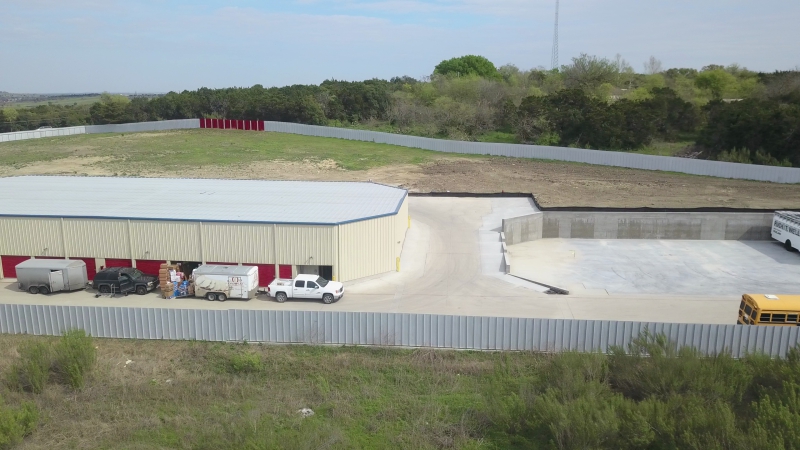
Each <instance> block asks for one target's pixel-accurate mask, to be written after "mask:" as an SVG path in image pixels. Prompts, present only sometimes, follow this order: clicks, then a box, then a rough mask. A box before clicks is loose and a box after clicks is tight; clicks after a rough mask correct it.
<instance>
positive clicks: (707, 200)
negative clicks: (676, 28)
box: [0, 134, 800, 209]
mask: <svg viewBox="0 0 800 450" xmlns="http://www.w3.org/2000/svg"><path fill="white" fill-rule="evenodd" d="M154 135H156V136H158V134H154ZM113 162H114V161H113V158H109V157H75V156H71V157H68V158H63V159H58V160H54V161H48V162H37V163H32V164H30V165H27V166H24V167H22V168H19V169H15V168H13V167H2V166H0V176H12V175H31V174H43V175H44V174H47V175H53V174H69V175H114V174H115V171H116V169H113V167H114V165H113ZM126 175H137V176H151V177H185V178H231V179H262V180H309V181H374V182H378V183H384V184H390V185H393V186H401V187H404V188H406V189H409V190H411V191H416V192H431V191H438V192H442V191H451V192H502V191H505V192H526V193H527V192H531V193H533V194H535V195H536V197H537V199H538V201H539V203H540V204H542V206H609V207H643V206H649V207H664V208H690V207H703V206H705V207H737V208H765V209H768V208H791V209H798V208H800V185H785V184H775V183H765V182H756V181H744V180H729V179H724V178H712V177H699V176H692V175H683V174H675V173H668V172H656V171H646V170H635V169H624V168H618V167H606V166H592V165H586V164H573V163H560V162H544V161H536V160H526V159H515V158H486V159H474V158H458V157H449V156H443V157H442V158H438V159H436V160H435V161H433V162H431V163H426V164H421V165H414V164H403V165H393V166H384V167H379V168H374V169H369V170H363V171H351V170H344V169H342V168H340V167H339V166H338V165H337V164H336V162H335V161H333V160H330V159H326V160H310V159H306V160H303V161H283V160H275V161H259V162H254V163H249V164H231V165H206V166H202V167H195V168H191V167H190V168H182V169H177V170H164V171H152V170H150V171H142V172H139V173H135V174H126Z"/></svg>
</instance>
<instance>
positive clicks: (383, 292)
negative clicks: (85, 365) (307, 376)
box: [0, 197, 739, 323]
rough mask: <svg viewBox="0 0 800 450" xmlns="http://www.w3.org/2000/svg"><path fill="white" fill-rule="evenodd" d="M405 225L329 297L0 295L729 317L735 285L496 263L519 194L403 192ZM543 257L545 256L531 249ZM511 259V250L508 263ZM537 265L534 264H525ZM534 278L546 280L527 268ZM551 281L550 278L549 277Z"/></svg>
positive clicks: (520, 205) (177, 303) (519, 206)
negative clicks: (667, 291) (639, 283)
mask: <svg viewBox="0 0 800 450" xmlns="http://www.w3.org/2000/svg"><path fill="white" fill-rule="evenodd" d="M409 207H410V214H411V221H412V226H411V228H410V229H409V230H408V234H407V236H406V242H405V246H404V248H403V253H402V257H401V271H400V272H391V273H387V274H383V275H379V276H375V277H371V278H366V279H361V280H356V281H352V282H348V283H345V296H344V297H343V298H342V300H340V301H339V302H338V303H335V304H333V305H323V304H321V303H320V302H315V301H294V302H287V303H284V304H279V303H276V302H274V301H272V300H270V299H268V298H267V297H262V296H259V298H258V299H254V300H250V301H246V302H241V301H228V302H225V303H218V302H208V301H205V300H202V299H194V298H190V299H176V300H164V299H162V298H160V297H159V296H158V295H156V294H149V295H146V296H142V297H140V296H135V295H134V296H129V297H121V298H115V299H107V298H99V299H95V298H94V296H93V295H92V294H90V293H88V292H74V293H69V294H66V293H58V294H53V295H50V296H46V297H45V296H39V295H30V294H27V293H23V292H19V291H18V290H16V287H15V286H13V285H9V284H6V285H4V286H3V285H0V303H25V304H62V305H63V304H67V305H115V306H132V307H148V308H181V309H188V308H204V309H274V310H279V309H282V310H320V311H366V312H398V313H427V314H452V315H474V316H500V317H539V318H553V319H597V320H630V321H652V322H686V323H734V322H735V320H736V308H737V305H738V303H739V296H737V295H717V296H709V295H696V296H692V295H685V296H675V295H661V294H659V295H651V294H646V293H645V294H643V293H633V294H625V293H623V294H615V295H609V294H608V293H607V292H605V291H603V292H602V293H598V292H593V291H584V292H577V293H576V295H569V296H559V295H547V294H544V293H543V292H542V291H543V290H544V289H543V288H541V287H540V286H538V285H535V284H532V283H528V282H525V281H522V280H520V279H518V278H515V277H512V276H509V275H505V274H504V273H503V272H502V271H501V264H502V252H501V244H500V237H499V234H500V227H501V222H502V218H504V217H514V216H519V215H524V214H529V213H531V212H533V211H535V208H534V206H533V205H532V203H531V201H530V200H528V199H524V198H441V197H411V198H410V200H409ZM533 258H535V259H536V260H537V261H540V262H541V263H542V264H544V265H547V264H548V260H549V256H548V255H547V254H543V253H537V254H536V255H534V256H533ZM520 262H521V261H520V259H519V258H516V259H514V265H515V267H518V266H519V264H520ZM534 275H536V274H534ZM532 279H534V280H536V281H543V282H546V280H543V279H538V278H536V277H534V278H532ZM554 284H555V283H554Z"/></svg>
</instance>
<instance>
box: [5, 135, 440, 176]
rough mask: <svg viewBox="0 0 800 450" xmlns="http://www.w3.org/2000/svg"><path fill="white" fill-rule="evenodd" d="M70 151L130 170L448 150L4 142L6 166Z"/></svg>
mask: <svg viewBox="0 0 800 450" xmlns="http://www.w3.org/2000/svg"><path fill="white" fill-rule="evenodd" d="M69 156H86V157H98V156H99V157H104V156H110V157H113V161H110V162H108V163H107V164H109V165H113V166H114V167H115V168H118V169H119V170H120V171H125V170H134V169H136V168H140V169H159V168H160V169H166V170H172V169H176V168H194V167H201V166H207V165H232V164H245V163H251V162H257V161H273V160H285V161H303V160H312V161H322V160H333V161H336V163H337V165H338V166H339V167H341V168H343V169H347V170H365V169H370V168H373V167H380V166H388V165H396V164H421V163H424V162H427V161H430V160H431V159H434V158H437V157H441V156H442V155H441V154H440V153H437V152H433V151H428V150H420V149H415V148H406V147H397V146H393V145H386V144H375V143H371V142H359V141H348V140H344V139H332V138H318V137H308V136H300V135H292V134H282V133H258V132H249V131H231V130H183V131H159V132H148V133H124V134H99V135H77V136H66V137H58V138H47V139H32V140H27V141H16V142H9V143H3V144H2V145H0V165H7V166H14V167H21V166H24V165H26V164H31V163H34V162H37V161H52V160H55V159H59V158H66V157H69Z"/></svg>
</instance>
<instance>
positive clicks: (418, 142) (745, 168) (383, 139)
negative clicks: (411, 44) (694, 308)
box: [264, 121, 800, 183]
mask: <svg viewBox="0 0 800 450" xmlns="http://www.w3.org/2000/svg"><path fill="white" fill-rule="evenodd" d="M264 130H265V131H272V132H279V133H292V134H302V135H306V136H317V137H331V138H338V139H348V140H356V141H366V142H375V143H380V144H392V145H399V146H403V147H413V148H421V149H426V150H432V151H438V152H448V153H469V154H480V155H495V156H509V157H516V158H536V159H550V160H556V161H570V162H579V163H587V164H596V165H603V166H616V167H627V168H631V169H645V170H662V171H670V172H680V173H687V174H692V175H706V176H713V177H721V178H738V179H745V180H758V181H772V182H775V183H800V169H798V168H791V167H771V166H757V165H752V164H738V163H728V162H721V161H706V160H698V159H688V158H675V157H669V156H655V155H639V154H633V153H624V152H611V151H602V150H585V149H577V148H563V147H548V146H542V145H523V144H497V143H483V142H463V141H448V140H443V139H431V138H423V137H417V136H405V135H399V134H391V133H383V132H377V131H365V130H351V129H343V128H333V127H321V126H316V125H301V124H296V123H284V122H270V121H266V122H264Z"/></svg>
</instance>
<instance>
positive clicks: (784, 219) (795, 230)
mask: <svg viewBox="0 0 800 450" xmlns="http://www.w3.org/2000/svg"><path fill="white" fill-rule="evenodd" d="M772 238H773V239H775V240H777V241H778V242H780V243H782V244H783V246H784V247H786V250H794V249H800V212H796V211H775V216H774V217H773V218H772Z"/></svg>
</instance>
